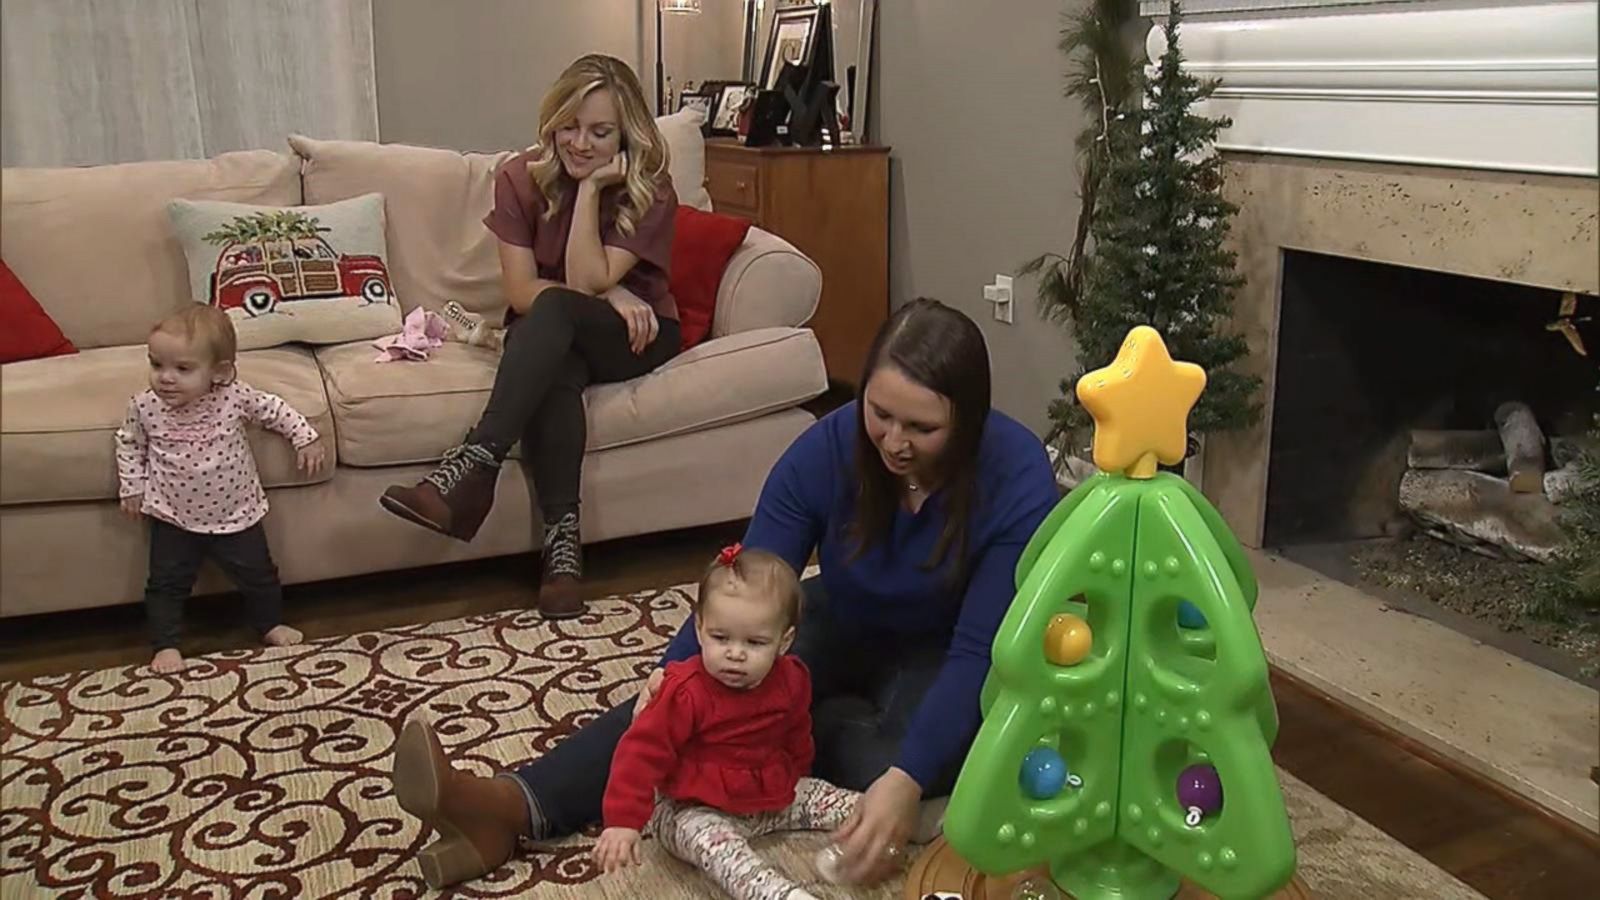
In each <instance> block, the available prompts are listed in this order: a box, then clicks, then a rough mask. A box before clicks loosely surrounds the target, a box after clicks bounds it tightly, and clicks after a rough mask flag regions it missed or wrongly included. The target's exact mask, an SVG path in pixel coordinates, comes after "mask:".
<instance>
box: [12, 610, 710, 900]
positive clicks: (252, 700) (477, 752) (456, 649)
mask: <svg viewBox="0 0 1600 900" xmlns="http://www.w3.org/2000/svg"><path fill="white" fill-rule="evenodd" d="M688 603H689V598H688V595H687V594H685V593H684V590H683V589H668V590H664V591H648V592H642V593H638V594H634V595H629V596H621V597H613V598H609V599H607V600H604V601H598V602H596V603H594V604H591V606H590V611H589V613H588V614H587V615H585V616H583V617H582V618H579V619H574V620H569V621H565V622H548V621H545V620H542V619H540V618H539V617H538V616H536V615H535V614H533V613H529V612H504V613H497V614H492V615H484V616H474V617H470V618H465V619H456V620H452V621H448V622H438V623H433V624H426V625H413V626H406V627H401V628H394V629H389V630H387V631H380V632H370V633H365V634H358V635H352V636H349V637H345V638H337V639H328V640H321V641H315V642H312V643H309V644H306V645H304V646H300V647H291V648H277V649H263V650H248V651H237V652H228V653H219V654H214V655H211V656H207V657H204V658H201V659H197V660H193V661H191V664H190V666H189V668H188V669H187V670H185V671H184V672H183V673H182V674H181V676H177V677H164V676H156V675H153V674H152V673H151V672H150V671H149V670H148V669H147V668H145V667H142V666H139V667H128V668H120V669H107V670H102V671H96V672H80V673H76V674H72V675H63V676H52V677H43V678H34V679H30V680H27V681H22V682H11V683H4V684H0V709H3V718H0V798H3V808H0V896H3V897H4V898H6V900H9V898H11V897H19V898H20V897H33V896H51V897H65V898H71V897H109V896H116V897H129V896H139V897H218V898H223V897H229V898H231V897H239V898H245V897H249V898H277V897H282V898H297V897H329V896H377V897H403V896H415V895H418V894H421V893H424V892H425V887H424V885H423V883H422V880H421V878H420V875H419V872H418V870H417V867H416V865H415V863H414V862H413V861H412V858H413V856H414V855H415V853H416V852H417V850H419V849H420V848H421V847H422V846H424V845H425V844H426V843H427V842H428V841H429V840H431V839H432V836H431V835H430V834H426V833H422V832H421V829H420V828H419V825H418V823H417V822H416V821H415V820H413V819H411V818H410V817H409V816H407V815H406V814H405V813H404V812H402V811H401V809H400V808H399V805H398V804H397V803H396V802H395V800H394V797H393V795H392V794H391V792H390V787H389V773H390V766H391V763H392V760H391V747H392V746H393V743H394V740H395V737H396V736H397V735H398V733H399V730H400V728H401V726H402V725H403V724H404V723H405V721H406V719H407V718H409V717H411V716H414V715H415V716H424V717H426V718H428V719H429V720H430V721H431V722H433V723H434V725H435V726H436V727H437V729H438V732H439V735H440V738H441V740H443V741H444V743H445V746H446V747H447V748H448V749H449V751H450V753H451V756H452V758H453V759H455V760H456V761H457V763H458V764H459V765H463V766H465V767H467V768H470V769H472V770H474V771H477V772H479V773H482V774H490V773H493V772H498V771H502V770H504V769H505V768H507V767H511V766H515V765H518V764H521V763H523V762H526V761H527V760H529V759H531V758H533V757H535V756H537V755H539V754H541V753H544V752H545V751H547V750H549V748H550V747H551V746H552V745H554V744H555V743H556V742H557V741H559V740H561V739H562V738H564V737H566V736H567V735H569V734H571V733H572V732H573V731H574V730H576V729H577V728H579V727H581V726H582V725H583V723H584V722H586V721H588V720H589V719H591V718H593V717H594V716H595V715H596V714H597V713H598V712H600V711H602V710H604V709H606V708H608V707H610V706H612V705H614V704H615V703H617V702H618V701H621V700H625V699H627V698H628V697H630V696H632V695H633V694H634V693H635V692H636V691H637V690H638V684H639V679H640V677H641V676H642V675H643V674H645V673H647V672H648V671H649V669H650V667H651V666H652V665H654V663H655V660H656V659H657V657H658V656H659V654H660V652H661V649H662V647H663V645H664V644H665V643H666V641H667V639H668V638H670V636H671V635H672V634H673V632H674V631H676V629H677V626H678V625H679V624H680V623H681V622H682V621H683V619H684V618H685V616H686V615H687V613H688ZM588 846H589V841H588V840H587V839H585V838H581V837H580V838H573V839H569V840H567V841H563V842H560V843H558V844H555V845H553V846H550V847H544V848H539V849H534V850H530V851H529V852H524V853H522V854H519V856H518V858H517V859H516V860H514V861H513V862H512V863H511V864H510V865H508V866H506V867H504V868H502V869H501V870H500V871H499V872H497V873H495V874H494V875H493V876H492V877H489V878H484V879H480V880H479V881H477V882H475V883H473V884H472V885H469V886H466V887H465V888H463V889H460V890H458V891H457V892H455V894H454V896H460V897H503V896H516V895H520V894H523V893H525V892H527V891H528V890H529V889H531V888H533V887H535V886H540V885H545V886H549V887H555V886H559V885H580V884H582V883H584V882H586V881H589V880H591V879H593V878H595V877H596V874H597V873H596V871H595V869H594V867H593V866H592V865H591V863H590V862H589V858H588ZM581 892H582V889H579V893H581ZM558 895H561V892H559V891H557V892H556V893H555V894H553V896H558ZM574 896H576V894H574Z"/></svg>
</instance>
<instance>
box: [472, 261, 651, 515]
mask: <svg viewBox="0 0 1600 900" xmlns="http://www.w3.org/2000/svg"><path fill="white" fill-rule="evenodd" d="M656 321H657V323H658V324H659V325H660V327H661V330H660V332H658V333H657V335H656V339H655V340H654V341H652V342H651V343H650V345H649V346H647V347H646V348H645V350H644V352H643V353H640V354H635V353H634V352H633V351H632V350H631V349H629V347H628V326H627V323H626V322H624V321H623V319H622V316H620V315H618V314H617V311H616V310H614V309H612V308H611V304H610V303H609V302H607V301H605V300H602V299H600V298H598V297H592V296H590V295H588V294H584V293H580V292H578V291H574V290H571V289H568V288H546V289H545V290H544V291H542V292H540V294H539V296H538V297H536V298H534V301H533V305H532V306H531V307H529V308H528V312H527V314H526V315H523V316H521V317H519V318H518V319H517V320H516V321H514V322H512V323H511V327H510V328H509V330H508V331H507V332H506V345H505V353H504V355H503V356H501V358H500V368H499V369H498V371H496V372H495V377H494V388H493V390H492V391H491V392H490V393H489V402H488V404H487V405H486V406H485V407H484V410H483V415H482V416H481V417H480V418H479V419H478V424H477V427H475V428H473V429H472V433H471V435H470V436H469V437H468V438H467V440H468V442H469V443H474V444H481V445H483V446H484V447H486V448H488V450H489V451H490V452H491V453H493V454H494V455H495V458H496V459H504V458H505V457H506V454H508V453H510V452H511V447H512V446H513V445H514V444H515V443H516V442H517V441H519V440H520V441H522V464H523V466H524V467H525V468H526V470H527V472H528V475H529V476H530V477H531V478H532V479H533V488H534V495H535V496H537V497H538V498H539V506H540V507H541V509H542V511H543V513H544V518H545V521H547V522H554V521H556V520H557V519H560V518H561V517H562V516H563V515H565V514H567V513H569V512H576V511H577V509H578V485H579V481H580V478H581V476H582V473H583V447H584V442H585V441H586V440H587V439H588V432H587V429H588V420H587V419H585V418H584V414H583V389H584V388H585V387H588V386H589V385H591V384H604V383H607V382H613V381H626V380H628V379H630V378H638V377H639V376H640V375H644V374H645V373H647V372H650V371H651V370H653V369H655V368H656V367H658V366H660V365H661V364H662V363H665V362H666V361H667V360H669V359H671V358H672V357H673V356H675V355H676V354H677V352H678V345H679V340H680V339H679V334H680V332H679V329H678V322H677V321H676V320H674V319H657V320H656Z"/></svg>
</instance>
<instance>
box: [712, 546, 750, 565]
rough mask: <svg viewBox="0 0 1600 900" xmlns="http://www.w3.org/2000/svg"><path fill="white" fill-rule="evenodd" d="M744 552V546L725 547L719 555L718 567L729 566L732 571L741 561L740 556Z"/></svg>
mask: <svg viewBox="0 0 1600 900" xmlns="http://www.w3.org/2000/svg"><path fill="white" fill-rule="evenodd" d="M743 552H744V545H743V544H733V545H731V546H728V547H723V548H722V552H721V553H718V554H717V565H719V566H727V567H728V568H730V569H731V568H733V564H734V563H736V562H738V561H739V554H740V553H743Z"/></svg>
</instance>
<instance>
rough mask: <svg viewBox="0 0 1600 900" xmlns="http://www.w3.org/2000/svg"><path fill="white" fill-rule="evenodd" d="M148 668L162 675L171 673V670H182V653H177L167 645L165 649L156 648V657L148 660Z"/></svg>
mask: <svg viewBox="0 0 1600 900" xmlns="http://www.w3.org/2000/svg"><path fill="white" fill-rule="evenodd" d="M150 668H151V670H153V671H156V672H160V673H161V674H163V675H171V674H172V673H173V672H181V671H183V654H182V653H179V652H178V651H177V650H176V649H175V648H173V647H168V648H167V649H165V650H157V651H156V658H155V659H152V660H150Z"/></svg>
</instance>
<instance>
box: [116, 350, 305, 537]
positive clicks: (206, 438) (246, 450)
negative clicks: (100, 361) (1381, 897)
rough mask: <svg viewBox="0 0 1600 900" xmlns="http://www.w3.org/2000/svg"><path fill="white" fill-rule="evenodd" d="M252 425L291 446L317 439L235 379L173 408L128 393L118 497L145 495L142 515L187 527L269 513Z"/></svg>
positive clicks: (237, 525) (220, 530)
mask: <svg viewBox="0 0 1600 900" xmlns="http://www.w3.org/2000/svg"><path fill="white" fill-rule="evenodd" d="M252 422H253V423H255V424H258V425H261V426H262V427H264V428H267V429H269V430H271V431H276V432H277V433H279V434H281V435H283V436H284V437H286V438H288V439H289V441H290V443H292V444H294V446H295V447H296V448H300V447H304V446H306V445H307V444H310V443H312V442H313V441H315V440H316V439H317V430H316V429H315V428H312V427H311V423H310V422H307V421H306V417H305V416H302V415H300V414H299V413H298V412H295V410H294V407H292V406H290V405H289V404H288V402H287V401H285V400H284V399H283V398H282V397H279V396H277V395H276V394H269V393H267V392H265V391H258V390H256V389H255V388H253V387H250V386H249V385H246V384H241V383H239V382H237V381H235V382H233V383H232V384H227V385H223V386H221V387H218V388H215V389H213V390H211V391H210V392H208V393H207V394H206V395H205V396H203V397H201V398H199V399H198V400H195V401H194V402H193V403H190V404H188V405H186V406H181V407H177V408H174V407H170V406H168V405H167V404H166V402H165V401H163V400H162V399H161V398H160V397H157V396H156V395H155V392H154V391H143V392H141V393H139V394H136V395H134V397H133V399H132V400H129V401H128V416H127V418H126V419H124V420H123V423H122V427H121V428H119V429H117V438H116V440H117V477H118V479H119V480H120V482H121V488H120V493H121V496H123V497H132V496H138V495H143V497H144V501H143V503H142V504H141V506H140V509H141V511H142V512H143V513H144V514H145V515H147V516H154V517H155V518H157V519H161V520H162V521H165V522H170V523H172V524H173V525H176V526H178V527H179V528H182V529H184V530H185V531H194V532H199V533H201V534H232V533H234V532H238V531H243V530H245V529H246V528H249V527H250V526H251V525H254V524H255V523H257V522H259V521H261V518H262V517H263V516H265V515H266V514H267V494H266V491H264V490H262V488H261V475H260V474H259V473H258V472H257V471H256V460H255V457H254V456H253V455H252V454H251V453H250V443H249V441H248V440H247V439H246V438H245V431H244V426H245V425H246V424H248V423H252Z"/></svg>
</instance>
